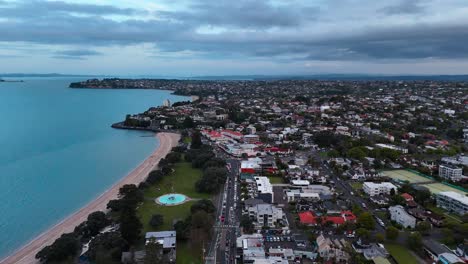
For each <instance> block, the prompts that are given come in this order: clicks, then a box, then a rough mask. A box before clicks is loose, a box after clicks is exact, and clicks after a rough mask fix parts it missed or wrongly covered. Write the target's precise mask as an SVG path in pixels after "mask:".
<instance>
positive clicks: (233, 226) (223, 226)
mask: <svg viewBox="0 0 468 264" xmlns="http://www.w3.org/2000/svg"><path fill="white" fill-rule="evenodd" d="M214 228H237V226H236V225H215V226H214Z"/></svg>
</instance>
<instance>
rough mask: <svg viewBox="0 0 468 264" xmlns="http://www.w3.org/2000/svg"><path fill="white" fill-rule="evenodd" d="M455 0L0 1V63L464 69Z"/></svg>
mask: <svg viewBox="0 0 468 264" xmlns="http://www.w3.org/2000/svg"><path fill="white" fill-rule="evenodd" d="M467 14H468V1H467V0H380V1H376V0H177V1H175V0H112V1H111V0H107V1H105V0H95V1H91V0H61V1H45V0H25V1H21V0H20V1H12V0H0V73H65V74H108V75H155V76H180V77H182V76H186V77H189V76H199V75H253V74H263V75H278V74H281V75H304V74H327V73H334V74H355V73H360V74H390V75H401V74H405V75H409V74H468V44H467V43H468V15H467Z"/></svg>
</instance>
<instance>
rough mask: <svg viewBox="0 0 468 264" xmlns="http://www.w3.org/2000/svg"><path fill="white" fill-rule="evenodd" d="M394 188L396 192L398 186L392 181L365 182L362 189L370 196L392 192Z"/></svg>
mask: <svg viewBox="0 0 468 264" xmlns="http://www.w3.org/2000/svg"><path fill="white" fill-rule="evenodd" d="M392 189H393V190H394V192H395V193H396V191H397V187H396V186H395V185H393V184H392V183H390V182H381V183H374V182H364V184H363V185H362V190H363V191H364V192H365V193H367V194H368V195H369V196H375V195H383V194H390V193H391V191H392Z"/></svg>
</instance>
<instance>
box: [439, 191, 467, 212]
mask: <svg viewBox="0 0 468 264" xmlns="http://www.w3.org/2000/svg"><path fill="white" fill-rule="evenodd" d="M436 201H437V207H440V208H443V209H445V210H447V211H449V212H453V213H456V214H459V215H464V214H466V213H468V197H467V196H465V195H462V194H460V193H457V192H453V191H448V192H440V193H438V194H437V195H436Z"/></svg>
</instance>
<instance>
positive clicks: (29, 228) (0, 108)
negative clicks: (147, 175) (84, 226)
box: [0, 78, 187, 259]
mask: <svg viewBox="0 0 468 264" xmlns="http://www.w3.org/2000/svg"><path fill="white" fill-rule="evenodd" d="M82 79H83V78H82ZM77 80H81V79H70V78H67V79H27V80H26V82H24V83H0V241H1V242H0V259H1V258H2V257H5V256H6V255H8V254H9V253H12V252H13V251H14V250H15V249H18V248H19V247H21V246H22V245H24V244H25V243H27V242H28V241H29V240H31V239H33V238H34V237H35V236H37V235H38V234H40V233H41V232H43V231H45V230H47V229H48V228H49V227H51V226H52V225H54V224H56V223H58V222H59V221H60V220H62V219H63V218H64V217H66V216H68V215H70V214H71V213H73V212H74V211H75V210H77V209H79V208H80V207H82V206H83V205H85V204H86V203H88V202H90V201H91V200H93V198H95V197H97V196H99V194H101V193H102V192H103V191H104V190H106V189H107V188H108V187H110V186H111V185H112V184H114V183H115V182H117V181H118V180H119V179H121V178H122V177H124V176H125V175H126V174H127V173H128V172H130V171H131V170H132V169H133V168H135V167H136V166H138V164H139V163H140V162H142V161H143V160H144V159H145V158H146V157H147V156H148V155H149V154H150V153H151V152H152V151H153V150H154V149H155V147H156V146H157V145H158V144H159V142H157V140H156V139H155V138H154V137H152V136H151V135H152V134H150V133H146V132H136V131H124V130H115V129H112V128H110V125H111V124H112V123H114V122H117V121H120V120H122V119H123V118H124V117H125V115H126V114H127V113H138V112H142V111H144V110H146V109H148V107H150V106H156V105H161V104H162V102H163V101H164V100H165V99H166V98H168V99H169V100H171V101H172V102H175V101H181V100H187V98H186V97H180V96H174V95H171V94H170V93H169V92H167V91H156V90H91V89H84V90H79V89H70V88H67V87H68V84H69V83H70V82H71V81H77Z"/></svg>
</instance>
